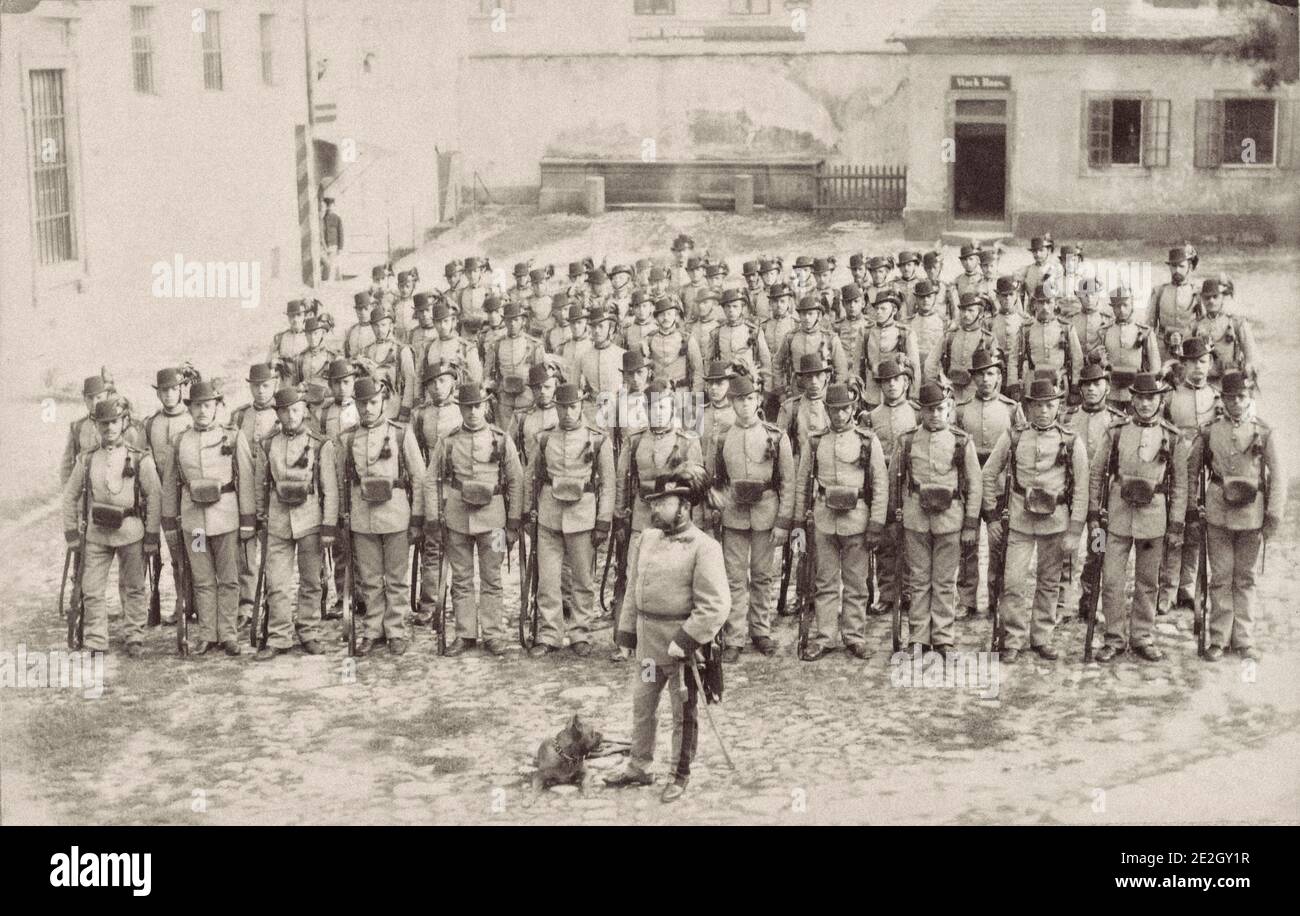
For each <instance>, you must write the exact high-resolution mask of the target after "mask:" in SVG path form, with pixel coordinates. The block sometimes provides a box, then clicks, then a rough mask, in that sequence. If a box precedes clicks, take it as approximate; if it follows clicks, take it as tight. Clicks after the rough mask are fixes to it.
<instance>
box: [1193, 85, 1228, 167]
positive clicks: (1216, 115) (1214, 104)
mask: <svg viewBox="0 0 1300 916" xmlns="http://www.w3.org/2000/svg"><path fill="white" fill-rule="evenodd" d="M1222 158H1223V100H1222V99H1197V100H1196V148H1195V152H1194V155H1193V157H1192V164H1193V165H1194V166H1196V168H1198V169H1217V168H1218V167H1219V165H1220V164H1221V162H1222Z"/></svg>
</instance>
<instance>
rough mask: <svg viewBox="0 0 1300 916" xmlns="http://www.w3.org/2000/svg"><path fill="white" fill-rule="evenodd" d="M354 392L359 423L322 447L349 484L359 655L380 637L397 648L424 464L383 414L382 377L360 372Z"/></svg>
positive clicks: (324, 463)
mask: <svg viewBox="0 0 1300 916" xmlns="http://www.w3.org/2000/svg"><path fill="white" fill-rule="evenodd" d="M354 393H355V396H356V402H357V409H358V412H359V413H360V416H361V425H360V426H359V427H357V428H356V429H355V430H352V431H351V432H349V433H345V434H344V435H342V436H340V437H339V438H338V440H337V442H338V445H337V449H329V450H326V451H324V452H323V453H322V455H321V474H322V476H323V475H326V474H334V475H337V477H336V479H337V480H338V482H339V487H340V489H341V488H342V487H345V486H347V487H351V488H352V492H351V493H350V494H349V496H350V499H351V505H352V530H351V538H352V555H353V562H354V564H355V569H356V576H357V587H358V589H359V590H360V592H361V595H362V597H363V599H364V601H365V606H366V616H365V618H364V620H363V621H362V623H361V626H360V630H361V633H362V636H361V638H360V639H358V640H357V649H356V652H357V655H358V656H360V657H362V658H364V657H365V656H367V655H369V654H370V652H371V649H372V648H373V647H374V645H375V644H376V643H377V642H379V641H380V640H381V639H386V640H387V642H388V651H389V652H391V653H392V654H394V655H401V654H402V653H404V652H405V651H406V649H407V645H408V638H407V635H406V615H407V614H408V613H409V612H410V610H411V600H410V596H409V590H408V588H407V576H408V573H409V571H410V570H409V563H410V545H411V544H413V543H415V542H416V541H417V540H418V539H419V536H420V533H421V529H422V528H423V526H424V519H425V507H424V501H425V489H424V477H425V471H424V464H423V462H422V461H421V460H420V447H419V445H418V444H417V443H416V440H415V436H414V435H412V434H410V430H409V429H408V427H407V425H406V424H404V423H397V422H394V421H393V420H391V419H389V418H388V410H387V408H386V407H385V405H384V401H385V400H386V399H387V398H388V397H390V395H388V393H387V389H386V388H385V387H384V385H383V384H382V383H381V382H379V381H378V380H377V379H373V378H363V379H360V380H359V381H358V382H357V383H356V388H355V392H354ZM345 536H347V534H346V533H345ZM485 576H486V573H485Z"/></svg>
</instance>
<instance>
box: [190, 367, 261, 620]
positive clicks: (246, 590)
mask: <svg viewBox="0 0 1300 916" xmlns="http://www.w3.org/2000/svg"><path fill="white" fill-rule="evenodd" d="M247 382H248V392H249V395H250V396H251V398H252V402H251V403H249V404H242V405H240V406H239V407H236V408H235V409H234V410H233V411H231V414H230V425H231V426H233V427H235V428H236V429H237V430H239V433H240V435H242V436H243V437H244V441H245V442H246V443H247V444H248V447H249V449H250V452H249V454H250V455H251V456H252V457H253V459H254V460H256V458H257V453H256V452H253V451H252V448H253V446H254V445H256V444H257V443H258V442H261V441H262V440H263V439H265V438H266V437H267V436H269V435H271V433H272V432H274V430H275V424H276V415H275V389H276V388H278V387H279V378H278V377H277V376H276V373H275V370H274V369H273V368H272V367H271V366H268V365H267V364H266V363H254V364H253V365H252V366H250V367H249V369H248V379H247ZM192 412H193V411H192V410H191V413H192ZM256 470H257V468H256V466H255V467H254V471H256ZM249 493H250V494H251V493H252V490H251V489H250V490H249ZM241 505H242V503H241ZM250 511H251V510H250ZM237 553H238V555H239V616H238V622H237V626H238V627H241V628H242V627H243V625H244V623H245V622H246V621H247V620H248V619H249V618H250V617H252V616H253V592H254V590H255V589H256V588H257V567H258V563H259V562H260V560H259V548H258V543H257V541H255V540H253V539H252V538H240V539H239V544H238V550H237Z"/></svg>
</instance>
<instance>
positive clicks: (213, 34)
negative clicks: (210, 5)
mask: <svg viewBox="0 0 1300 916" xmlns="http://www.w3.org/2000/svg"><path fill="white" fill-rule="evenodd" d="M203 88H204V89H224V88H225V83H224V81H223V79H222V73H221V13H219V12H218V11H217V10H204V11H203Z"/></svg>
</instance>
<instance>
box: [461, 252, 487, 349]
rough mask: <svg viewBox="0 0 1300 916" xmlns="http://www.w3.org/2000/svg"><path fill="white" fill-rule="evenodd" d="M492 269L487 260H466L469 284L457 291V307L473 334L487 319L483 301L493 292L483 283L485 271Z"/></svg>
mask: <svg viewBox="0 0 1300 916" xmlns="http://www.w3.org/2000/svg"><path fill="white" fill-rule="evenodd" d="M490 269H491V268H490V267H489V266H488V263H487V260H486V259H480V258H474V257H470V258H466V259H465V275H466V280H467V281H468V282H467V283H466V284H465V286H464V287H463V288H462V289H460V290H458V291H457V293H456V305H457V306H459V309H460V317H461V321H463V322H465V325H466V327H467V328H469V329H470V330H471V331H472V332H477V331H478V329H479V328H480V327H481V326H482V324H483V322H484V321H485V320H486V318H487V316H486V315H485V314H484V310H483V300H485V299H486V298H487V297H488V296H489V295H490V294H491V291H490V290H489V289H488V288H487V285H486V284H483V283H482V282H481V281H482V279H483V271H484V270H490Z"/></svg>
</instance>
